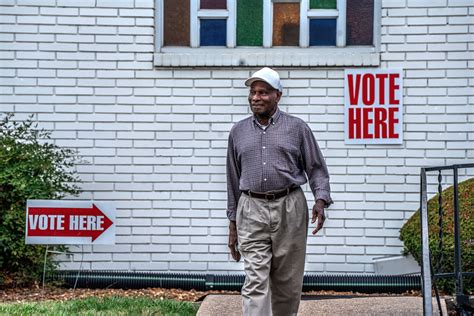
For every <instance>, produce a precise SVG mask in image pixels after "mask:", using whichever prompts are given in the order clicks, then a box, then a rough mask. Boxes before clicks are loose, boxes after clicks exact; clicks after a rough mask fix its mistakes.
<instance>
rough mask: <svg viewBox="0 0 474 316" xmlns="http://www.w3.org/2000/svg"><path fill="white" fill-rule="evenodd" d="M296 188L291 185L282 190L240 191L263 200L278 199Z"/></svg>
mask: <svg viewBox="0 0 474 316" xmlns="http://www.w3.org/2000/svg"><path fill="white" fill-rule="evenodd" d="M296 189H299V187H291V188H288V189H284V190H281V191H272V192H265V193H262V192H252V191H250V190H248V191H242V193H244V194H246V195H248V196H250V197H254V198H257V199H265V200H270V201H273V200H276V199H279V198H281V197H284V196H286V195H288V194H290V193H291V192H293V191H295V190H296Z"/></svg>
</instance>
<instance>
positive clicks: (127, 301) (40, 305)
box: [0, 296, 198, 316]
mask: <svg viewBox="0 0 474 316" xmlns="http://www.w3.org/2000/svg"><path fill="white" fill-rule="evenodd" d="M197 310H198V306H197V305H196V304H193V303H189V302H178V301H173V300H166V299H165V300H160V299H156V298H149V297H120V296H111V297H102V298H97V297H88V298H84V299H74V300H68V301H45V302H28V303H9V304H5V303H2V304H0V315H22V316H23V315H55V316H56V315H67V316H72V315H156V316H158V315H179V316H181V315H196V312H197Z"/></svg>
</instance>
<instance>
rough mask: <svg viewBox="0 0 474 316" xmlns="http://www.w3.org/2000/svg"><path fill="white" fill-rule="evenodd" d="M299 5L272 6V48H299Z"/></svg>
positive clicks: (280, 4)
mask: <svg viewBox="0 0 474 316" xmlns="http://www.w3.org/2000/svg"><path fill="white" fill-rule="evenodd" d="M299 37H300V4H299V3H274V4H273V46H299Z"/></svg>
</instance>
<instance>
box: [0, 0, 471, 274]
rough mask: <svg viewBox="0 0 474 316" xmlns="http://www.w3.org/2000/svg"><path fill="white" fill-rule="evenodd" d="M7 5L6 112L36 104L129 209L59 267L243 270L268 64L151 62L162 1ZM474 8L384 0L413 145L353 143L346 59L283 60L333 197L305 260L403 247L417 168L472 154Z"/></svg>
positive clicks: (287, 105) (342, 266) (95, 187)
mask: <svg viewBox="0 0 474 316" xmlns="http://www.w3.org/2000/svg"><path fill="white" fill-rule="evenodd" d="M0 3H1V7H0V12H1V17H0V23H1V26H0V27H1V32H0V41H1V44H0V45H1V55H0V56H1V61H0V65H1V83H0V93H1V103H0V108H1V111H2V112H6V111H11V112H15V113H16V114H17V117H18V118H26V117H27V115H28V114H30V113H35V118H36V119H37V120H38V121H39V122H40V125H41V126H42V127H45V128H48V129H52V130H54V133H53V138H54V139H55V141H56V143H57V144H58V145H61V146H67V147H72V148H77V149H78V151H79V152H80V154H81V155H82V156H83V157H84V159H85V160H87V161H88V163H86V164H82V165H79V166H78V167H77V170H78V172H79V174H80V177H81V178H82V180H83V181H84V183H83V185H82V188H83V190H84V193H83V194H81V196H80V197H79V198H80V199H86V200H90V199H94V200H100V201H113V202H114V203H115V205H116V206H117V237H116V245H115V246H84V247H83V249H82V248H81V247H72V248H71V249H72V250H73V251H74V252H75V256H74V257H73V261H72V262H70V261H69V259H68V258H62V260H64V262H63V263H62V268H63V269H77V268H79V266H80V265H81V260H83V262H82V268H84V269H120V270H146V271H173V272H188V271H189V272H200V273H222V274H226V273H240V272H241V271H242V269H243V265H242V264H241V263H235V262H232V260H231V259H230V257H229V255H228V249H227V245H226V243H227V224H228V221H227V219H226V215H225V208H226V185H225V167H224V165H225V154H226V145H227V135H228V132H229V130H230V128H231V126H232V124H233V122H236V121H238V120H240V119H242V118H244V117H246V116H247V115H248V109H247V101H246V93H247V92H246V91H247V90H246V88H245V87H244V86H243V81H244V79H246V78H247V77H248V76H249V75H250V73H251V72H252V71H254V70H256V68H178V67H176V68H161V69H157V68H154V67H153V60H152V58H153V50H154V44H153V43H154V1H153V0H135V1H133V0H74V1H71V0H0ZM473 15H474V4H473V2H472V1H471V0H430V1H428V0H417V1H414V0H406V1H405V0H391V1H383V2H382V30H381V43H382V44H381V55H380V56H381V68H403V69H404V74H405V75H404V104H405V115H404V121H405V126H404V130H405V132H404V143H403V145H378V146H375V145H371V146H364V145H351V146H348V145H345V144H344V141H343V139H344V133H343V109H344V106H343V102H344V100H343V68H317V67H316V68H278V71H279V72H280V74H281V76H282V78H283V86H284V87H285V88H284V97H283V99H282V102H281V105H282V108H283V110H285V111H288V112H289V113H292V114H295V115H297V116H299V117H301V118H303V119H304V120H305V121H306V122H308V123H309V124H310V126H311V128H312V129H313V131H314V134H315V135H316V138H317V139H318V142H319V144H320V146H321V148H322V150H323V152H324V155H325V156H326V159H327V164H328V167H329V170H330V173H331V186H332V191H333V198H334V200H335V204H334V205H332V206H331V208H330V209H329V210H328V212H327V214H328V220H327V222H326V225H325V227H326V228H325V229H324V231H323V232H322V234H321V233H320V234H318V235H317V236H309V238H308V256H307V264H306V271H307V272H309V273H319V272H325V273H340V272H351V273H352V272H368V273H370V272H373V265H372V258H374V257H380V256H384V255H391V254H399V253H400V250H401V249H402V244H401V242H400V241H399V239H398V235H399V229H400V227H401V226H402V224H403V223H404V222H405V221H406V220H407V219H408V218H409V217H410V216H411V215H412V214H413V212H414V210H416V209H417V208H418V203H419V193H418V191H419V171H420V167H422V166H434V165H446V164H453V163H466V162H469V161H470V162H472V161H473V156H474V149H473V147H474V146H473V143H474V142H473V141H474V131H473V121H474V111H473V106H472V103H473V102H472V101H473V99H474V97H473V91H474V90H473V83H474V79H473V74H474V72H473V68H474V61H473V48H474V39H473V35H472V34H473V33H474V25H473V23H474V19H473ZM463 174H464V176H466V174H467V173H464V172H463ZM470 174H471V176H472V174H473V173H472V172H470ZM430 179H431V182H432V183H434V181H435V176H433V177H431V178H430ZM447 180H450V179H447ZM305 189H306V194H307V197H308V198H309V199H310V200H312V197H311V195H310V193H309V191H308V187H307V186H306V187H305ZM435 189H436V186H432V188H431V191H433V190H435ZM82 251H83V252H84V256H83V257H82V256H81V252H82Z"/></svg>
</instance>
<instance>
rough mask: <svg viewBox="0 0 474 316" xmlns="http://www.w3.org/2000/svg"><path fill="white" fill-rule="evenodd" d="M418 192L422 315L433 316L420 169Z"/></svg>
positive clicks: (425, 200)
mask: <svg viewBox="0 0 474 316" xmlns="http://www.w3.org/2000/svg"><path fill="white" fill-rule="evenodd" d="M420 191H421V196H420V219H421V245H422V251H423V252H422V257H423V264H422V266H421V275H422V278H423V280H422V283H421V285H422V289H423V315H425V316H431V315H432V314H433V302H432V300H431V268H430V267H431V262H430V248H429V247H430V244H429V234H428V193H427V183H426V170H425V168H422V169H421V175H420Z"/></svg>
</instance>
